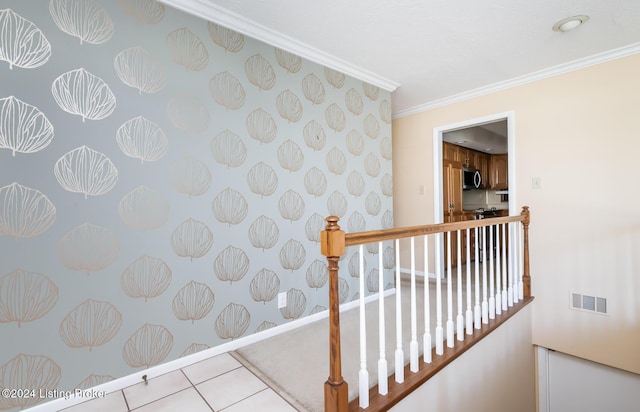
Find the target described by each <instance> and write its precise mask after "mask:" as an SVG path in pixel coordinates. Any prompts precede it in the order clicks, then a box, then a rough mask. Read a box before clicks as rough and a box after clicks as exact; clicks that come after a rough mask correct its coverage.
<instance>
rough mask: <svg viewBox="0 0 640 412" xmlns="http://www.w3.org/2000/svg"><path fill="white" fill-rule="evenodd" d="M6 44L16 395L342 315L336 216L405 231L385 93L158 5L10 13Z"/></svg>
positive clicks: (387, 274) (1, 90)
mask: <svg viewBox="0 0 640 412" xmlns="http://www.w3.org/2000/svg"><path fill="white" fill-rule="evenodd" d="M0 33H2V35H1V36H0V78H1V79H2V82H0V250H2V259H0V334H1V336H3V337H6V336H9V337H10V338H9V339H4V340H3V343H2V347H3V350H2V351H1V353H0V368H1V371H0V380H2V382H0V383H1V384H2V385H4V386H9V387H34V388H56V389H68V390H73V389H74V388H76V387H79V388H89V387H92V386H95V385H99V384H102V383H104V382H109V381H112V380H114V379H118V378H122V377H124V376H127V375H131V374H134V373H141V372H142V371H144V370H146V369H147V368H150V367H153V366H154V365H158V364H160V363H162V362H168V361H172V360H176V359H178V358H180V357H183V356H185V357H186V356H189V355H191V354H194V353H196V352H199V351H203V350H207V349H208V348H215V347H216V346H219V345H221V344H223V343H225V342H228V341H230V340H240V339H243V338H245V337H247V336H249V335H252V334H254V333H260V332H261V331H264V330H267V329H272V328H277V327H278V326H279V325H285V324H287V323H289V322H292V321H296V320H304V318H305V317H307V316H309V315H312V314H316V313H319V312H323V311H326V308H327V307H328V306H329V303H328V281H327V280H328V278H327V275H328V274H327V269H326V268H327V262H326V259H325V258H324V257H323V256H322V255H321V253H320V247H319V241H320V232H321V231H322V230H323V229H324V227H325V225H326V221H325V217H326V216H328V215H331V214H333V215H337V216H339V217H340V222H339V224H340V226H341V227H342V228H343V230H348V231H355V230H376V229H381V228H389V227H392V225H393V219H392V216H393V213H392V204H393V198H392V193H393V179H392V167H391V166H392V165H391V158H392V141H391V124H390V121H391V104H390V102H391V94H390V93H389V92H388V91H385V90H383V89H381V88H379V87H378V86H377V85H372V84H368V83H366V82H364V81H362V80H358V79H356V78H353V77H351V76H348V75H345V74H344V73H341V72H340V71H338V70H335V69H333V68H329V67H324V66H322V65H319V64H317V63H314V62H311V61H309V60H306V59H303V58H301V57H300V56H298V55H296V54H294V53H291V52H289V51H287V50H283V49H280V48H277V47H274V46H271V45H269V44H266V43H263V42H260V41H258V40H255V39H253V38H250V37H247V36H245V35H243V34H241V33H238V32H236V31H234V30H232V29H230V28H227V27H224V26H222V25H220V24H217V23H214V22H208V21H206V20H203V19H200V18H198V17H195V16H192V15H188V14H185V13H184V12H181V11H179V10H176V9H174V8H172V7H170V6H168V5H167V4H166V3H162V2H159V1H156V0H48V1H24V0H4V1H3V2H2V9H0ZM390 248H391V249H390ZM392 248H393V245H390V244H389V245H385V248H384V249H383V250H384V262H385V267H384V273H382V272H381V273H380V274H379V276H383V277H384V282H383V284H385V285H389V284H392V282H393V273H392V271H393V268H392V266H393V257H392V256H389V252H388V251H390V250H393V249H392ZM375 249H376V250H375V252H374V253H375V254H371V255H370V254H366V255H365V259H364V262H365V273H366V275H367V278H371V280H373V279H374V277H375V275H374V274H373V272H372V269H373V268H377V265H378V256H379V255H378V250H377V245H376V248H375ZM367 250H368V249H367ZM355 253H356V251H355V250H353V249H349V250H347V254H346V256H345V257H344V258H343V259H341V261H340V263H339V264H340V267H341V269H340V279H339V292H340V301H341V302H343V303H346V302H352V301H353V300H357V299H358V298H359V297H360V296H359V294H358V293H357V292H358V285H357V283H358V279H357V278H355V277H354V274H356V273H359V271H358V268H357V267H355V266H354V265H355V263H356V262H357V261H358V259H357V257H356V258H354V256H356V255H355ZM371 286H372V287H371V289H372V290H373V289H374V286H375V285H373V284H371ZM279 293H286V294H287V297H288V299H287V300H288V305H287V307H285V308H281V309H279V308H278V307H277V306H278V305H277V299H276V298H277V296H278V294H279ZM369 294H370V292H368V291H365V295H367V296H368V295H369ZM144 373H146V372H144ZM28 406H31V404H26V403H21V402H10V400H0V410H10V411H12V412H14V411H17V410H19V409H20V408H24V407H28Z"/></svg>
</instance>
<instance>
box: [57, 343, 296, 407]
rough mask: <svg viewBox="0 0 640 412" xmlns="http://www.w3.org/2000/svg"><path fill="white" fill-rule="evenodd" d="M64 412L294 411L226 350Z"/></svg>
mask: <svg viewBox="0 0 640 412" xmlns="http://www.w3.org/2000/svg"><path fill="white" fill-rule="evenodd" d="M63 411H64V412H89V411H90V412H103V411H104V412H129V411H135V412H151V411H153V412H165V411H167V412H169V411H171V412H174V411H189V412H211V411H215V412H218V411H224V412H255V411H260V412H296V411H297V410H296V409H295V408H294V407H293V406H291V405H290V404H289V403H288V402H286V401H285V400H284V399H283V398H281V397H280V396H279V395H278V394H277V393H276V392H275V391H274V390H273V389H271V388H270V387H269V386H267V384H266V383H264V382H263V381H262V380H260V379H259V378H258V377H257V376H256V375H254V374H253V373H252V372H251V371H249V369H247V368H245V367H244V366H243V365H242V364H241V363H240V362H238V361H237V360H236V359H235V358H234V357H233V356H231V355H230V354H228V353H224V354H222V355H218V356H214V357H212V358H209V359H205V360H203V361H201V362H198V363H196V364H193V365H190V366H188V367H186V368H183V369H180V370H176V371H173V372H169V373H166V374H164V375H160V376H157V377H155V378H152V379H149V381H148V382H146V383H144V382H141V383H139V384H136V385H133V386H129V387H127V388H124V389H123V390H119V391H117V392H113V393H110V394H108V395H107V396H105V397H104V398H101V399H94V400H90V401H87V402H84V403H81V404H78V405H75V406H72V407H70V408H66V409H64V410H63Z"/></svg>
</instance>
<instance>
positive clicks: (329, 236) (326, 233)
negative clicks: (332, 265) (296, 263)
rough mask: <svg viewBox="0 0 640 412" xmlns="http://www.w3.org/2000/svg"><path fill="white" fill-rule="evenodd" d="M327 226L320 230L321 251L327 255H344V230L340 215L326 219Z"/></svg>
mask: <svg viewBox="0 0 640 412" xmlns="http://www.w3.org/2000/svg"><path fill="white" fill-rule="evenodd" d="M325 220H326V221H327V226H326V227H325V229H324V230H323V231H322V232H320V252H321V253H322V255H323V256H326V257H335V256H342V255H344V253H345V236H344V231H342V230H340V226H339V225H338V221H339V220H340V218H339V217H338V216H329V217H327V218H326V219H325Z"/></svg>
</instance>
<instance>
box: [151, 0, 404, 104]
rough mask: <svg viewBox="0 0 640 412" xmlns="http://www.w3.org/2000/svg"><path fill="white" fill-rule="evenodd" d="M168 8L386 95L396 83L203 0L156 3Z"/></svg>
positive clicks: (397, 85)
mask: <svg viewBox="0 0 640 412" xmlns="http://www.w3.org/2000/svg"><path fill="white" fill-rule="evenodd" d="M159 1H160V2H161V3H164V4H166V5H168V6H170V7H173V8H175V9H178V10H181V11H183V12H185V13H188V14H192V15H194V16H196V17H200V18H202V19H205V20H208V21H212V22H214V23H216V24H219V25H221V26H224V27H227V28H229V29H232V30H235V31H237V32H238V33H242V34H244V35H246V36H249V37H252V38H254V39H257V40H260V41H262V42H264V43H267V44H270V45H272V46H274V47H277V48H280V49H282V50H285V51H287V52H290V53H293V54H296V55H298V56H300V57H302V58H305V59H307V60H309V61H312V62H314V63H317V64H320V65H322V66H325V67H329V68H331V69H334V70H338V71H340V72H342V73H344V74H346V75H349V76H351V77H354V78H356V79H359V80H362V81H365V82H367V83H369V84H371V85H374V86H377V87H380V88H381V89H384V90H386V91H389V92H393V91H394V90H396V89H397V88H398V87H399V86H400V84H399V83H396V82H393V81H391V80H388V79H385V78H384V77H381V76H378V75H377V74H375V73H372V72H370V71H368V70H365V69H362V68H360V67H357V66H354V65H353V64H350V63H348V62H346V61H344V60H341V59H339V58H337V57H335V56H332V55H330V54H328V53H325V52H323V51H321V50H318V49H316V48H314V47H311V46H309V45H307V44H304V43H302V42H300V41H298V40H295V39H292V38H291V37H287V36H285V35H283V34H282V33H278V32H276V31H273V30H271V29H269V28H267V27H265V26H262V25H260V24H258V23H256V22H254V21H252V20H249V19H247V18H246V17H243V16H241V15H239V14H237V13H234V12H232V11H230V10H227V9H225V8H222V7H220V6H218V5H217V4H214V3H213V2H210V1H206V0H159Z"/></svg>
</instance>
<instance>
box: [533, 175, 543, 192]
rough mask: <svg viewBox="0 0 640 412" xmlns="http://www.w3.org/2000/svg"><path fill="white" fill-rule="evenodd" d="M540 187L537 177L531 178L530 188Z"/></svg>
mask: <svg viewBox="0 0 640 412" xmlns="http://www.w3.org/2000/svg"><path fill="white" fill-rule="evenodd" d="M541 187H542V182H541V180H540V178H539V177H532V178H531V188H532V189H540V188H541Z"/></svg>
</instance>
